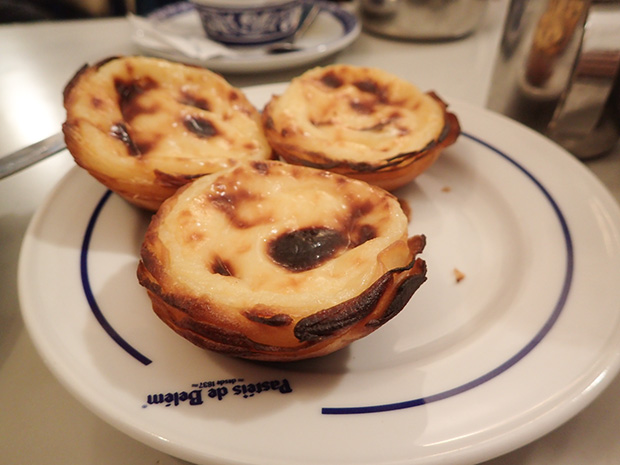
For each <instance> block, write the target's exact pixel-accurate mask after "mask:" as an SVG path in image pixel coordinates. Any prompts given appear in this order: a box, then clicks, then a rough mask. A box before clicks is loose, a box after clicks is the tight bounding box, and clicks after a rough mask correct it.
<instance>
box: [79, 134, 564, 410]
mask: <svg viewBox="0 0 620 465" xmlns="http://www.w3.org/2000/svg"><path fill="white" fill-rule="evenodd" d="M461 134H462V135H463V136H465V137H467V138H469V139H471V140H472V141H474V142H475V143H477V144H480V145H482V146H483V147H485V148H487V149H489V150H490V151H491V152H493V153H495V154H497V155H498V156H500V157H502V158H504V159H505V160H507V161H508V162H510V163H511V164H512V165H513V166H514V167H515V168H516V169H518V170H519V171H520V172H521V173H522V174H523V175H525V176H526V177H527V178H528V179H529V180H530V181H531V182H532V183H534V185H535V186H536V187H537V188H538V189H539V190H540V192H541V193H542V194H543V196H544V198H545V199H546V200H547V201H548V202H549V204H550V205H551V207H552V208H553V211H554V213H555V215H556V218H557V220H558V222H559V223H560V227H561V229H562V234H563V236H564V244H565V249H566V269H565V272H564V280H563V283H562V288H561V291H560V294H559V296H558V299H557V301H556V303H555V305H554V307H553V309H552V311H551V313H550V315H549V317H548V318H547V320H546V321H545V323H544V324H543V325H542V327H541V328H540V329H539V330H538V332H537V333H536V334H535V335H534V337H533V338H532V339H531V340H530V341H529V342H528V343H527V344H526V345H525V346H524V347H523V348H521V349H520V350H519V351H518V352H517V353H515V354H514V355H513V356H511V357H510V358H508V359H507V360H506V361H505V362H503V363H502V364H500V365H499V366H497V367H496V368H494V369H492V370H490V371H489V372H487V373H485V374H483V375H482V376H480V377H478V378H475V379H473V380H471V381H469V382H467V383H465V384H462V385H460V386H456V387H454V388H451V389H448V390H445V391H443V392H439V393H437V394H432V395H429V396H426V397H420V398H416V399H411V400H407V401H402V402H395V403H388V404H379V405H369V406H360V407H324V408H322V409H321V413H322V414H324V415H346V414H362V413H378V412H387V411H391V410H401V409H407V408H412V407H417V406H420V405H426V404H430V403H433V402H437V401H440V400H443V399H447V398H450V397H454V396H457V395H459V394H462V393H464V392H466V391H469V390H471V389H474V388H475V387H477V386H480V385H482V384H484V383H486V382H487V381H490V380H492V379H493V378H495V377H497V376H499V375H500V374H502V373H504V372H505V371H507V370H508V369H510V368H511V367H512V366H514V365H515V364H517V363H518V362H519V361H520V360H522V359H523V358H524V357H525V356H527V355H528V354H529V353H530V352H531V351H532V350H533V349H534V348H535V347H536V346H537V345H538V344H539V343H540V342H541V341H542V340H543V339H544V338H545V336H546V335H547V334H548V333H549V331H550V330H551V328H552V327H553V325H554V324H555V322H556V321H557V320H558V318H559V316H560V314H561V313H562V310H563V309H564V306H565V304H566V300H567V298H568V294H569V291H570V287H571V283H572V279H573V272H574V250H573V242H572V238H571V234H570V231H569V228H568V224H567V222H566V219H565V218H564V215H563V214H562V211H561V209H560V207H559V205H558V204H557V202H556V201H555V200H554V198H553V196H552V195H551V194H550V193H549V191H548V190H547V189H546V188H545V187H544V186H543V185H542V184H541V183H540V181H538V179H536V177H535V176H534V175H533V174H532V173H530V172H529V171H528V170H527V169H526V168H525V167H523V166H522V165H521V164H519V163H518V162H517V161H516V160H514V159H513V158H512V157H510V156H509V155H508V154H506V153H504V152H502V151H501V150H499V149H498V148H496V147H494V146H492V145H491V144H489V143H488V142H485V141H483V140H482V139H480V138H478V137H476V136H473V135H471V134H468V133H465V132H463V133H461ZM111 194H112V192H111V191H109V190H107V191H106V192H105V193H104V195H103V196H102V197H101V199H100V200H99V202H98V204H97V205H96V206H95V209H94V210H93V212H92V214H91V217H90V220H89V222H88V225H87V227H86V231H85V233H84V239H83V241H82V248H81V253H80V276H81V279H82V287H83V289H84V294H85V296H86V299H87V301H88V304H89V306H90V309H91V311H92V313H93V315H94V317H95V318H96V320H97V322H98V323H99V324H100V325H101V327H102V328H103V330H104V331H105V332H106V333H107V334H108V335H109V336H110V337H111V338H112V339H113V340H114V342H116V343H117V344H118V345H119V346H120V347H121V348H122V349H123V350H125V351H126V352H127V353H128V354H129V355H131V356H132V357H134V358H135V359H136V360H138V361H139V362H140V363H142V364H144V365H149V364H150V363H152V360H151V359H150V358H148V357H147V356H145V355H143V354H142V353H140V352H139V351H137V350H136V349H135V348H134V347H133V346H132V345H131V344H129V343H128V342H127V341H126V340H125V339H124V338H123V337H122V336H121V335H120V334H119V333H118V332H117V331H116V330H115V329H114V328H113V327H112V325H111V324H110V323H109V322H108V320H107V319H106V318H105V316H104V314H103V312H102V310H101V308H100V307H99V305H98V303H97V299H96V297H95V295H94V293H93V291H92V288H91V285H90V278H89V274H88V252H89V247H90V242H91V238H92V234H93V231H94V230H95V227H96V224H97V220H98V219H99V215H100V213H101V211H102V210H103V208H104V207H105V205H106V203H107V201H108V200H109V198H110V196H111Z"/></svg>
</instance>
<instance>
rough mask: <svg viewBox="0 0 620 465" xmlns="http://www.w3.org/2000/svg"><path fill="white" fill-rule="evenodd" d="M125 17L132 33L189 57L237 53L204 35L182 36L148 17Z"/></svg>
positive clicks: (202, 58) (205, 57)
mask: <svg viewBox="0 0 620 465" xmlns="http://www.w3.org/2000/svg"><path fill="white" fill-rule="evenodd" d="M127 19H128V20H129V23H130V24H131V26H132V27H133V29H134V34H136V35H139V36H142V37H144V38H145V39H148V40H149V41H150V42H154V43H159V44H160V46H161V47H162V48H172V49H174V51H176V52H178V53H180V54H182V55H184V56H186V57H189V58H193V59H196V60H207V59H209V58H214V57H217V56H234V55H236V54H237V52H236V51H235V50H232V49H231V48H229V47H226V46H225V45H223V44H220V43H218V42H214V41H212V40H209V39H207V38H206V37H204V38H202V37H184V36H181V35H178V34H172V33H169V32H167V31H165V30H162V29H159V28H157V27H155V25H154V24H153V23H152V22H151V21H149V20H148V19H146V18H143V17H140V16H136V15H134V14H131V13H130V14H128V15H127Z"/></svg>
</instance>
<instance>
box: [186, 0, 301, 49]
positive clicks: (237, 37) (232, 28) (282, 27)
mask: <svg viewBox="0 0 620 465" xmlns="http://www.w3.org/2000/svg"><path fill="white" fill-rule="evenodd" d="M194 8H196V11H197V12H198V14H199V15H200V19H201V21H202V25H203V28H204V30H205V33H206V34H207V36H208V37H209V38H210V39H212V40H216V41H218V42H223V43H226V44H237V45H243V44H259V43H265V42H271V41H276V40H282V39H285V38H286V37H288V36H290V35H292V34H293V33H294V32H295V30H296V29H297V27H298V25H299V21H300V18H301V15H302V12H303V9H304V6H303V3H302V2H299V1H298V0H295V1H291V2H288V3H285V4H279V5H274V6H263V7H254V8H248V7H234V6H226V7H213V6H207V5H204V4H200V3H194Z"/></svg>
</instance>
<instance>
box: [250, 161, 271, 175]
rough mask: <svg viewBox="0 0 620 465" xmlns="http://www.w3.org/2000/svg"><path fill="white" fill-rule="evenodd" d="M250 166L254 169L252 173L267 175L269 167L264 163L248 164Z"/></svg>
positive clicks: (254, 162)
mask: <svg viewBox="0 0 620 465" xmlns="http://www.w3.org/2000/svg"><path fill="white" fill-rule="evenodd" d="M250 165H251V166H252V168H254V171H256V172H257V173H259V174H262V175H263V176H266V175H268V174H269V165H268V164H267V163H265V162H262V161H253V162H251V163H250Z"/></svg>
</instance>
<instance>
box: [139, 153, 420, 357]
mask: <svg viewBox="0 0 620 465" xmlns="http://www.w3.org/2000/svg"><path fill="white" fill-rule="evenodd" d="M243 168H244V167H243V166H239V167H237V168H236V169H235V170H233V171H231V172H230V175H229V178H228V180H230V181H231V185H233V184H234V195H233V197H227V194H225V189H224V188H223V187H222V186H225V185H226V182H227V180H226V179H227V178H225V177H224V176H225V174H224V175H223V174H219V175H212V176H209V177H204V178H201V179H199V180H197V181H196V182H194V183H192V184H188V185H187V186H184V187H182V188H180V189H179V190H178V191H177V193H175V195H173V196H172V197H171V198H170V199H168V200H167V201H166V202H164V204H163V205H162V206H161V208H160V209H159V210H158V212H157V213H156V214H155V215H154V217H153V219H152V221H151V224H150V225H149V228H148V230H147V232H146V235H145V239H144V242H143V245H142V249H141V260H140V263H139V266H138V271H137V275H138V280H139V282H140V284H141V285H142V286H144V287H145V288H146V290H147V293H148V296H149V298H150V300H151V302H152V306H153V309H154V311H155V312H156V314H157V315H158V316H159V317H160V318H161V320H163V321H164V322H165V323H166V324H167V325H168V326H169V327H170V328H172V329H173V330H174V331H175V332H177V333H178V334H179V335H181V336H182V337H184V338H186V339H187V340H189V341H191V342H193V343H194V344H196V345H197V346H199V347H202V348H205V349H209V350H213V351H217V352H220V353H223V354H227V355H233V356H237V357H242V358H248V359H255V360H264V361H292V360H300V359H306V358H312V357H319V356H323V355H327V354H329V353H331V352H334V351H336V350H339V349H341V348H343V347H346V346H347V345H349V344H350V343H351V342H353V341H355V340H357V339H360V338H362V337H364V336H366V335H368V334H370V333H371V332H373V331H375V330H376V329H377V328H379V327H381V326H382V325H384V324H385V323H386V322H387V321H389V320H390V319H392V318H393V317H394V316H395V315H396V314H398V313H399V312H400V311H401V310H402V308H403V307H404V306H405V305H406V304H407V302H408V301H409V299H410V298H411V296H412V295H413V293H414V292H415V291H416V290H417V289H418V287H419V286H420V285H421V284H422V283H423V282H424V281H425V280H426V264H425V262H424V260H423V259H421V258H419V257H417V255H418V254H420V253H421V252H422V251H423V249H424V246H425V237H424V236H422V235H417V236H413V237H410V238H408V239H407V227H406V217H405V213H404V212H403V211H402V209H401V207H400V206H399V203H398V201H397V200H396V199H395V198H394V197H393V196H392V195H391V194H389V193H387V192H385V191H383V190H382V189H380V188H377V187H373V186H370V185H367V184H366V183H360V182H359V181H357V180H353V179H350V178H347V177H343V176H340V175H337V174H333V173H327V172H323V171H321V170H315V169H311V168H305V167H300V166H296V165H288V164H285V163H280V162H261V163H260V166H259V164H256V170H257V171H260V172H271V171H276V170H278V173H279V174H280V175H281V176H283V178H285V179H286V180H285V181H283V182H285V183H290V184H289V185H293V187H294V189H295V190H297V185H296V184H295V183H297V182H298V180H299V179H300V178H302V177H303V176H308V177H311V178H314V180H315V181H316V180H317V179H318V180H319V181H318V182H320V183H323V182H330V183H332V184H330V185H333V186H334V189H336V190H337V192H342V191H341V190H340V189H342V188H343V186H350V185H353V186H355V189H353V188H351V189H352V190H350V191H347V190H346V187H345V191H344V192H345V195H346V193H348V194H351V195H349V197H348V198H349V200H348V202H354V205H355V206H354V208H352V209H351V211H350V213H348V214H347V215H344V216H343V217H342V219H340V220H338V221H340V223H339V224H342V225H344V227H345V228H347V230H346V235H348V237H350V238H353V237H357V236H356V233H355V231H356V229H355V228H358V227H360V228H361V230H367V228H366V226H367V224H366V223H365V221H366V220H364V218H377V217H375V216H372V215H373V213H372V208H373V207H372V206H370V205H369V203H368V201H367V199H361V200H360V192H361V191H365V190H368V191H370V192H371V193H372V194H369V195H371V196H377V198H378V200H377V202H376V208H377V209H378V211H379V213H378V214H379V215H380V218H383V220H379V222H380V223H381V225H380V226H378V234H380V235H381V234H383V233H381V231H385V230H388V231H391V232H386V233H385V235H384V236H380V237H378V236H373V237H372V238H368V239H363V241H362V242H361V244H359V245H358V240H357V239H355V240H354V242H355V245H352V246H351V247H353V248H352V249H350V250H352V251H353V252H349V251H348V250H349V249H347V252H345V253H344V254H342V255H338V256H337V257H338V258H335V259H334V260H335V261H334V263H337V260H345V261H344V262H339V263H340V265H341V268H340V269H341V271H342V272H343V274H340V273H336V275H334V276H343V275H344V277H341V278H336V279H343V281H342V282H344V281H345V280H348V279H349V277H350V275H352V274H355V273H356V272H354V273H352V272H351V267H355V266H357V267H358V268H365V267H366V266H367V265H365V263H368V264H369V265H368V266H373V267H375V268H376V270H375V271H372V272H368V273H367V272H366V271H363V272H361V273H360V276H367V277H368V278H365V279H364V280H363V281H364V282H365V283H364V282H360V281H356V282H355V286H356V287H353V288H354V289H356V291H355V292H350V291H346V293H343V294H342V295H347V296H350V297H346V298H344V299H342V298H341V297H333V298H332V297H331V296H330V297H329V298H328V299H326V300H324V301H325V302H330V303H329V304H327V305H325V304H322V305H324V306H319V305H318V304H316V302H317V301H318V297H319V296H322V294H323V293H324V292H328V291H326V290H325V287H324V286H320V285H319V286H318V287H315V285H314V284H311V285H310V286H309V287H306V284H304V287H298V288H296V289H300V290H299V291H296V292H295V293H290V292H288V290H287V291H286V292H285V294H286V296H285V297H283V298H282V299H281V298H280V297H275V298H271V297H269V296H271V294H264V293H263V291H265V289H267V287H268V286H269V285H270V284H268V285H267V287H266V286H265V285H264V283H261V284H260V288H259V289H258V290H251V291H246V290H245V287H243V288H235V287H233V288H232V289H233V290H234V289H237V290H238V293H235V292H234V291H233V292H231V291H230V290H229V289H230V288H228V287H227V286H228V285H229V284H225V285H224V286H225V287H217V286H215V285H214V284H213V281H212V280H211V279H212V278H211V277H210V276H206V275H205V274H204V273H205V271H204V270H205V269H207V268H209V267H211V268H210V270H211V271H210V273H211V274H217V275H224V277H222V276H217V277H216V278H214V279H216V280H228V279H233V278H236V277H237V276H242V274H243V273H241V274H237V273H234V272H232V273H231V274H228V273H223V272H222V271H220V270H214V269H213V267H212V266H213V265H212V263H213V259H212V258H209V259H205V258H204V257H206V256H209V257H212V255H211V252H212V250H213V245H212V243H213V241H214V240H217V239H216V235H217V234H219V233H218V231H212V232H213V236H211V238H208V237H207V236H206V235H207V234H208V233H205V236H204V237H203V236H202V233H201V232H200V231H199V229H197V228H194V227H193V225H195V224H198V223H201V227H203V228H204V229H202V231H205V230H208V231H211V230H212V228H211V227H210V226H207V225H204V224H203V223H204V221H216V220H215V219H214V218H213V217H214V216H216V215H217V212H215V210H211V211H210V210H209V208H210V207H208V206H206V205H207V204H208V203H209V202H211V201H212V200H208V198H207V197H205V196H204V195H203V194H202V193H199V192H206V191H202V189H203V187H202V186H203V184H206V182H207V181H210V180H211V179H213V180H212V181H210V182H212V184H211V187H213V186H215V189H216V192H217V194H216V196H217V197H218V198H217V199H215V201H216V202H221V204H224V205H225V207H224V209H225V214H223V215H222V216H223V217H226V218H228V219H230V220H231V224H232V226H231V225H228V226H226V227H225V228H224V229H225V232H224V233H223V234H225V235H226V236H227V239H226V244H231V245H230V246H229V245H225V246H224V250H229V249H232V248H233V247H235V246H237V245H238V244H237V242H236V240H235V239H229V238H230V237H232V236H233V234H235V232H233V231H232V230H231V229H230V228H231V227H232V228H233V229H235V228H236V229H238V230H239V231H240V233H243V232H244V231H246V230H248V229H249V228H251V227H252V225H253V224H256V223H253V221H252V219H253V216H251V215H250V216H248V215H246V214H245V213H247V211H246V212H245V213H241V212H242V211H244V206H243V205H242V203H237V202H244V201H247V199H250V200H249V201H250V202H252V201H253V200H255V199H256V198H257V196H256V195H255V194H256V191H245V190H244V187H245V186H247V185H248V184H249V181H248V179H247V178H245V177H244V173H246V172H245V171H243ZM246 171H247V170H246ZM232 173H234V175H233V174H232ZM326 179H327V180H329V181H326ZM250 181H251V180H250ZM198 185H199V186H200V188H198V187H196V186H198ZM364 186H365V187H364ZM306 187H308V191H318V190H320V187H321V184H316V185H311V186H306V185H302V189H300V190H297V192H305V190H306ZM313 187H314V189H313ZM198 189H200V190H198ZM267 190H272V189H271V187H269V186H268V187H267V189H265V190H264V191H267ZM273 190H274V191H282V192H283V193H282V195H283V196H288V195H290V194H289V192H290V191H287V190H286V189H285V188H283V187H277V188H273ZM190 191H191V192H190ZM208 192H215V191H213V190H209V191H208ZM261 192H263V191H261ZM261 195H262V193H259V195H258V197H260V196H261ZM205 199H206V200H205ZM261 202H262V200H261ZM357 202H359V203H357ZM296 203H297V201H293V202H292V204H293V205H295V204H296ZM187 205H192V206H190V207H187ZM194 207H195V208H197V211H199V215H200V216H199V217H197V218H198V220H197V221H195V220H191V221H190V220H188V219H189V218H192V215H193V212H194V211H195V210H192V208H194ZM188 208H189V209H188ZM215 208H216V210H217V209H218V208H219V207H215ZM286 208H288V207H286ZM329 208H333V209H334V210H325V209H322V208H321V205H320V204H317V205H316V210H318V212H314V213H313V214H316V215H317V216H316V217H318V218H321V217H322V216H326V217H327V216H329V217H330V218H331V217H332V215H331V214H330V212H333V211H341V210H342V208H341V207H340V206H335V207H334V206H333V205H331V206H330V207H329ZM395 209H397V210H395ZM280 210H281V209H280V208H278V209H277V210H276V211H277V212H278V214H279V212H280ZM250 211H251V212H259V213H257V216H258V217H260V219H259V223H260V222H262V223H263V224H266V225H267V226H266V229H274V228H276V229H277V228H279V227H280V225H279V223H278V221H277V220H278V219H277V218H276V221H275V222H274V221H271V220H270V218H269V213H268V211H269V209H268V208H265V207H264V205H263V207H262V208H259V209H250ZM391 212H392V213H391ZM395 212H398V213H396V214H397V215H399V216H400V217H401V219H402V220H403V221H404V222H405V229H404V231H402V232H401V229H400V228H401V227H402V226H398V227H396V228H395V229H392V227H391V226H383V225H384V223H386V221H385V218H386V217H385V215H386V214H388V215H393V214H395ZM237 214H239V215H241V216H236V215H237ZM203 215H204V216H203ZM366 215H368V216H366ZM233 216H234V218H233ZM207 217H210V218H209V219H207ZM316 217H315V218H316ZM177 218H180V219H181V221H182V222H183V224H182V225H180V226H179V227H177V222H176V219H177ZM360 218H362V220H361V223H360V224H358V225H357V226H354V224H355V223H356V222H358V221H360ZM285 221H286V222H287V223H286V224H287V225H288V224H290V223H288V222H289V221H290V218H289V216H288V214H287V215H286V219H285ZM312 221H315V220H312ZM326 221H330V220H326ZM395 224H400V225H402V223H401V220H397V222H396V223H395ZM235 225H238V226H236V227H235ZM257 227H260V225H259V226H257ZM285 227H288V226H285ZM381 228H385V229H381ZM170 231H172V232H170ZM179 231H181V232H179ZM177 233H178V234H182V235H183V236H182V237H186V238H189V239H188V240H189V241H191V242H192V243H193V244H194V245H195V242H194V241H196V240H197V241H200V242H202V243H204V244H206V245H205V247H207V248H208V253H207V254H203V253H202V252H201V250H202V249H200V247H197V248H196V249H194V250H196V251H197V252H196V253H194V252H192V257H197V258H196V261H195V262H194V259H193V258H192V262H193V263H188V262H186V261H185V260H183V261H181V262H179V259H178V257H179V254H185V251H184V250H181V252H179V250H178V249H174V248H175V247H176V246H177V245H178V244H179V241H178V240H177V239H172V242H171V239H170V236H169V234H173V235H176V234H177ZM279 234H280V233H278V237H280V235H279ZM403 235H404V236H403ZM374 237H378V238H377V241H379V242H378V243H379V244H383V245H380V246H377V245H373V246H371V245H370V243H371V242H372V240H373V238H374ZM381 237H384V238H386V237H393V238H394V239H386V240H385V241H384V242H381V241H382V240H383V239H382V238H381ZM350 240H351V239H350ZM249 243H252V244H263V243H264V241H263V239H262V238H261V236H260V235H259V236H258V239H257V238H256V237H255V236H254V235H251V236H250V240H249ZM172 244H174V246H172ZM233 244H234V245H233ZM375 244H377V242H375ZM240 247H241V248H244V247H245V244H241V246H240ZM258 247H259V248H262V247H263V246H262V245H259V246H258ZM363 247H368V248H363ZM371 247H378V248H377V249H374V248H371ZM261 250H262V249H261ZM368 250H378V252H375V253H371V254H366V253H365V252H364V253H363V254H362V253H361V251H368ZM231 253H232V252H231ZM261 253H263V252H261ZM347 253H350V254H351V255H348V256H346V254H347ZM375 254H376V255H375ZM218 259H219V256H218ZM175 260H176V263H177V264H178V263H182V265H181V268H182V269H183V270H188V269H191V270H195V269H199V273H200V275H199V279H198V280H197V281H196V282H197V283H198V284H193V283H194V281H193V277H194V275H193V274H192V275H191V276H189V278H185V277H184V276H185V275H184V276H181V275H180V274H179V273H178V272H175V271H174V270H175V269H176V270H179V268H178V266H177V265H175V264H173V262H175ZM229 260H232V262H230V261H229ZM234 260H235V256H234V255H231V256H228V257H225V260H223V262H225V263H231V264H232V267H231V268H230V269H231V270H237V271H238V270H239V268H238V267H237V266H236V265H237V263H242V261H241V260H242V259H241V258H239V259H238V260H239V261H238V262H235V261H234ZM266 260H267V261H268V262H269V263H271V261H270V260H269V259H268V258H266ZM246 263H247V262H246ZM252 263H253V262H252ZM196 264H197V265H196ZM203 264H208V265H207V268H203ZM250 266H252V265H250ZM278 266H279V265H278ZM278 266H276V265H274V264H273V263H272V264H271V265H267V268H266V269H264V268H261V269H260V270H259V273H258V276H259V280H261V281H262V279H268V280H269V281H271V283H273V282H274V280H277V279H278V278H277V277H275V274H277V273H279V272H278V271H277V269H276V268H277V267H278ZM322 266H323V265H321V266H318V267H317V268H313V269H312V270H310V271H306V270H303V271H302V272H298V271H295V272H290V271H286V270H283V271H282V276H284V279H283V281H282V283H284V286H285V287H286V288H290V286H296V285H295V284H294V283H293V281H294V280H295V279H302V280H304V281H303V282H304V283H307V282H312V283H314V282H318V283H321V282H323V283H324V282H325V281H324V279H332V278H328V277H326V276H330V275H320V279H319V280H318V281H312V279H314V278H315V277H316V276H317V275H313V276H314V277H313V278H310V281H306V279H307V278H306V276H303V275H304V273H313V272H317V273H320V272H322V271H321V270H320V268H321V267H322ZM325 266H327V267H329V265H325ZM334 266H338V265H334ZM274 267H275V268H274ZM225 268H226V267H225V266H224V265H222V269H225ZM332 269H333V268H332ZM381 270H383V271H381ZM225 271H227V269H226V270H225ZM192 273H193V271H192ZM181 274H183V272H182V273H181ZM272 276H274V277H272ZM229 277H230V278H229ZM289 278H290V279H289ZM239 279H242V280H244V282H249V281H248V278H247V277H240V278H239ZM366 279H369V280H368V281H366ZM219 282H220V283H222V281H219ZM227 282H228V283H231V281H227ZM232 282H233V285H235V286H236V285H237V284H236V282H235V281H234V280H233V281H232ZM339 282H340V281H339ZM243 286H245V284H243ZM339 286H340V285H338V286H336V287H337V289H338V291H337V292H338V293H340V291H341V288H340V287H339ZM358 286H359V287H358ZM278 289H281V288H279V287H278ZM357 289H360V291H358V290H357ZM276 292H277V291H276ZM297 292H300V293H301V294H298V293H297ZM241 293H242V294H243V295H241ZM231 295H232V296H234V297H233V298H229V297H228V296H231ZM265 295H268V297H264V296H265ZM278 295H279V294H278ZM339 295H340V294H339ZM223 296H225V297H223ZM259 296H263V297H259ZM299 302H305V303H301V304H300V303H299Z"/></svg>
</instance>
